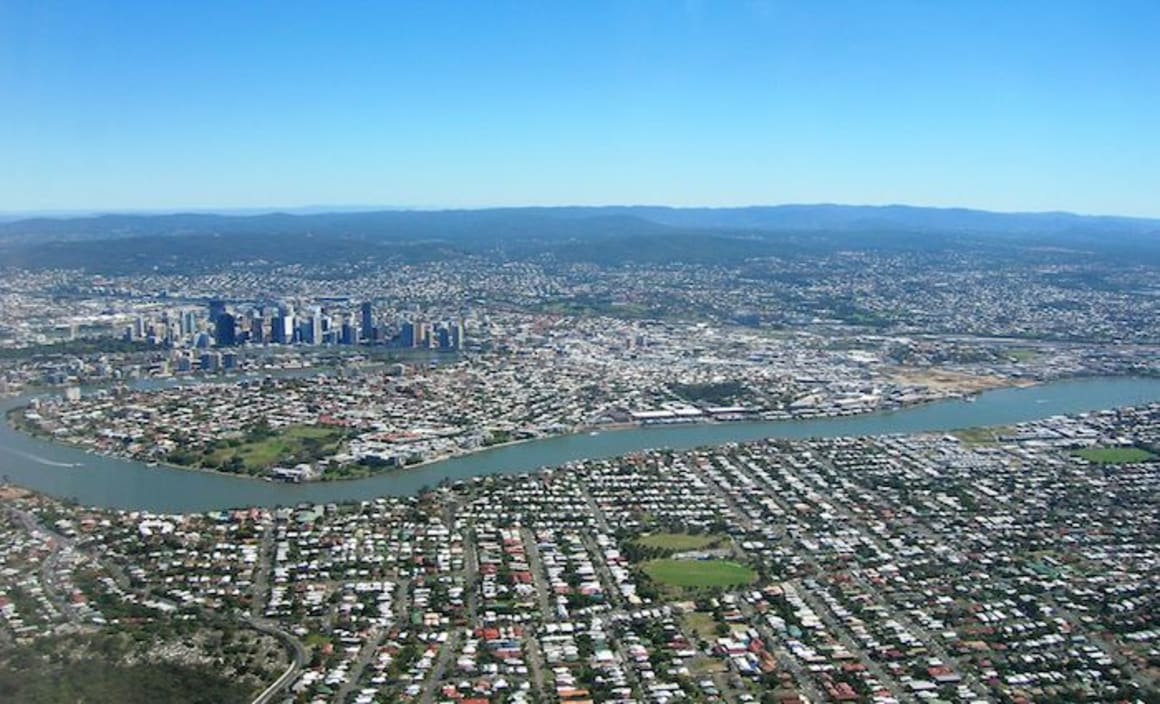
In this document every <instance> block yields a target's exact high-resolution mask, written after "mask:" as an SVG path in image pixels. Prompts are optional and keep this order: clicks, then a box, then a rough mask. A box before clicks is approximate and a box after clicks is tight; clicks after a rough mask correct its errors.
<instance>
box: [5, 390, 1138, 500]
mask: <svg viewBox="0 0 1160 704" xmlns="http://www.w3.org/2000/svg"><path fill="white" fill-rule="evenodd" d="M1125 376H1126V375H1125ZM1083 378H1085V376H1083V375H1075V376H1061V377H1058V378H1056V379H1049V380H1046V381H1045V380H1033V379H1019V380H1012V383H1010V384H1003V385H997V386H992V387H989V388H986V389H981V390H975V391H960V392H956V393H951V394H948V395H945V396H942V397H938V398H928V399H923V400H920V401H916V402H913V403H908V404H905V405H899V406H894V407H891V408H881V407H878V408H874V409H871V410H866V411H859V412H855V413H835V414H826V415H813V416H789V417H787V418H776V419H769V418H761V417H756V418H742V419H731V420H717V419H715V418H712V417H710V416H702V417H697V418H695V419H690V420H684V421H678V422H672V423H664V422H652V423H650V422H648V421H622V422H616V423H607V424H602V425H583V426H575V427H574V428H573V429H572V430H569V431H568V432H563V433H554V434H550V435H540V436H535V437H530V438H521V439H517V440H506V441H504V442H502V443H497V444H494V445H486V446H481V447H477V448H473V449H471V450H461V451H453V452H449V453H446V454H442V455H439V456H436V457H432V458H430V459H424V460H422V461H420V462H415V463H413V464H406V465H402V466H398V467H392V468H389V469H386V470H381V471H377V472H371V473H369V474H366V475H362V476H354V477H340V478H333V479H326V478H322V477H320V478H318V479H311V480H308V481H301V482H291V481H282V480H277V479H273V478H271V477H270V476H268V475H259V474H244V473H235V472H224V471H222V470H220V469H212V468H210V467H195V466H189V465H181V464H175V463H172V462H167V461H165V460H161V459H157V460H147V459H140V458H137V457H133V456H131V455H123V454H119V453H109V452H101V451H98V450H96V449H93V448H91V447H87V446H85V445H81V444H77V443H72V442H67V441H64V440H58V439H56V438H53V437H51V436H48V435H42V434H39V433H32V432H28V431H26V430H23V429H21V428H20V427H18V426H17V425H16V423H14V422H13V421H12V417H11V414H10V413H11V410H14V409H23V408H26V407H27V406H15V407H13V409H9V410H8V411H6V413H5V422H6V423H7V424H8V426H9V428H11V429H12V430H13V431H15V432H17V433H20V434H21V435H24V436H26V437H31V438H34V439H36V440H40V441H42V442H45V443H48V444H50V445H59V446H61V447H67V448H70V449H74V450H79V451H82V452H85V453H86V454H92V455H95V456H97V457H103V458H110V459H117V460H122V461H126V462H134V463H136V464H139V465H141V466H143V467H144V468H146V469H155V468H157V467H165V468H167V469H174V470H179V471H183V472H199V473H205V474H211V475H217V476H221V477H227V478H230V479H245V480H251V481H256V482H269V483H273V484H286V485H288V486H309V485H324V484H341V483H345V482H353V481H360V480H366V479H373V478H376V477H382V476H388V475H390V474H395V473H401V472H406V471H408V470H412V469H421V468H423V467H428V466H431V465H436V464H439V463H441V462H446V461H448V460H453V459H460V458H465V457H470V456H473V455H480V454H486V453H487V452H488V451H490V450H500V449H503V448H506V447H513V446H516V445H522V444H526V443H531V442H535V441H539V440H549V439H553V438H567V437H581V436H584V435H588V434H592V433H598V434H599V433H604V432H610V433H613V432H620V431H625V430H649V429H666V428H667V429H673V428H697V427H703V426H706V425H727V424H734V423H738V424H740V423H793V422H808V421H819V420H829V419H833V420H836V419H840V418H857V417H865V416H874V415H889V414H892V413H897V412H899V411H905V410H909V409H914V408H921V407H922V406H926V405H930V404H935V403H942V402H949V401H956V400H957V401H962V402H968V401H973V400H974V398H975V397H977V396H979V395H981V394H984V393H988V392H991V391H1000V390H1003V389H1024V388H1031V387H1034V386H1039V385H1042V384H1044V383H1050V382H1052V381H1065V380H1068V379H1083ZM1093 378H1094V376H1093ZM79 468H82V469H83V466H82V467H79ZM70 469H78V467H71V468H70Z"/></svg>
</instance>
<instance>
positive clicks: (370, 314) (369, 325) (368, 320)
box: [362, 301, 375, 342]
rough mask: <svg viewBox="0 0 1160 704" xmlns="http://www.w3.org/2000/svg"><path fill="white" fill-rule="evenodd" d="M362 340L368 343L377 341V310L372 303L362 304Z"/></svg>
mask: <svg viewBox="0 0 1160 704" xmlns="http://www.w3.org/2000/svg"><path fill="white" fill-rule="evenodd" d="M362 339H364V340H366V341H367V342H371V341H373V340H374V339H375V309H374V306H372V305H371V302H370V301H365V302H364V303H363V304H362Z"/></svg>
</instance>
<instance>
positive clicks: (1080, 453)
mask: <svg viewBox="0 0 1160 704" xmlns="http://www.w3.org/2000/svg"><path fill="white" fill-rule="evenodd" d="M1072 454H1073V455H1075V456H1076V457H1082V458H1083V459H1085V460H1087V461H1088V462H1094V463H1095V464H1131V463H1133V462H1146V461H1147V460H1150V459H1153V458H1155V457H1156V455H1154V454H1152V453H1151V452H1148V451H1147V450H1141V449H1140V448H1138V447H1089V448H1087V449H1084V450H1076V451H1075V452H1073V453H1072Z"/></svg>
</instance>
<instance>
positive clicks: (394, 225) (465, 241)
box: [0, 205, 1160, 270]
mask: <svg viewBox="0 0 1160 704" xmlns="http://www.w3.org/2000/svg"><path fill="white" fill-rule="evenodd" d="M980 246H982V247H992V248H994V247H1003V248H1010V247H1022V248H1029V247H1040V248H1042V247H1056V248H1065V249H1073V250H1083V251H1089V250H1090V251H1098V252H1100V253H1102V254H1109V255H1114V256H1117V257H1121V258H1123V257H1125V256H1127V257H1132V256H1135V255H1137V254H1140V255H1143V256H1145V257H1146V258H1147V259H1148V260H1149V261H1155V260H1156V259H1157V258H1160V220H1154V219H1143V218H1126V217H1109V216H1087V215H1075V214H1071V213H994V212H987V211H981V210H968V209H962V208H919V207H910V206H882V207H876V206H849V205H782V206H768V207H764V206H762V207H746V208H669V207H660V206H607V207H544V208H492V209H481V210H433V211H432V210H381V211H357V210H356V211H345V212H325V213H312V212H311V213H298V214H291V213H262V214H249V215H241V214H207V213H179V214H165V215H152V214H127V215H98V216H90V217H75V218H29V219H24V220H18V221H13V222H0V266H4V265H6V266H18V267H19V266H35V267H53V266H59V267H84V268H94V269H100V270H135V269H138V268H142V267H147V266H148V267H158V266H160V267H162V268H166V267H174V268H179V267H181V266H187V265H188V262H189V261H191V260H192V259H196V260H197V261H198V262H200V263H201V265H203V266H206V267H212V266H220V265H222V264H225V263H229V262H231V261H243V260H256V259H261V260H264V261H271V262H286V261H297V262H311V261H320V260H324V261H359V260H361V259H366V258H367V257H370V258H373V259H383V260H385V259H390V258H395V259H398V258H403V259H407V260H412V261H413V260H424V259H432V258H439V257H446V256H455V255H462V254H475V255H482V256H496V255H498V256H502V257H506V258H521V257H532V256H545V255H547V256H553V257H556V258H557V259H560V260H578V261H594V262H598V263H604V264H614V263H617V262H628V261H662V262H663V261H698V262H725V261H738V260H743V259H748V258H753V257H764V256H789V255H792V254H794V253H800V252H808V251H815V252H816V251H835V250H840V249H879V250H883V249H886V250H933V249H941V248H962V247H980Z"/></svg>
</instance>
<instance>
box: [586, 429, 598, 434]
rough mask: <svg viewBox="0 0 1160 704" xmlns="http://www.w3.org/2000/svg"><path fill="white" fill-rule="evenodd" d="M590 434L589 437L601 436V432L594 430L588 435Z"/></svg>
mask: <svg viewBox="0 0 1160 704" xmlns="http://www.w3.org/2000/svg"><path fill="white" fill-rule="evenodd" d="M588 434H589V435H599V434H600V431H599V430H593V431H592V432H590V433H588Z"/></svg>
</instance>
